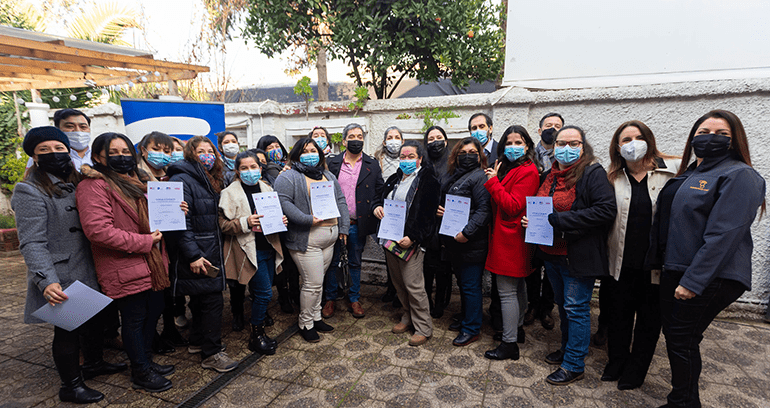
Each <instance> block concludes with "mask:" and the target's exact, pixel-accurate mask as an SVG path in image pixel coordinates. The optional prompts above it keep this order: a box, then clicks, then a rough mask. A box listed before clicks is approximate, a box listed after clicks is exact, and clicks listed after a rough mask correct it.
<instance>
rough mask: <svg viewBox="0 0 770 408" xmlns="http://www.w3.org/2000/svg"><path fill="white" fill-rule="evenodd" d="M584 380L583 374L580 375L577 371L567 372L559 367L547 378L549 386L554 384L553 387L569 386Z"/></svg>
mask: <svg viewBox="0 0 770 408" xmlns="http://www.w3.org/2000/svg"><path fill="white" fill-rule="evenodd" d="M582 379H583V373H582V372H579V373H578V372H575V371H567V370H565V369H563V368H561V367H559V368H558V369H557V370H556V371H554V372H553V373H551V375H549V376H548V377H546V378H545V381H547V382H548V384H553V385H567V384H572V383H573V382H575V381H577V380H582Z"/></svg>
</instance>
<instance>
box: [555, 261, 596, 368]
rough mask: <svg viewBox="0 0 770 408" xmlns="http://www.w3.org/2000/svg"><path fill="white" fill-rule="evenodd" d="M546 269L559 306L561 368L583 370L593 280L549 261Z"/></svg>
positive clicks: (589, 334) (589, 331) (588, 339)
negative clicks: (575, 274) (562, 359)
mask: <svg viewBox="0 0 770 408" xmlns="http://www.w3.org/2000/svg"><path fill="white" fill-rule="evenodd" d="M545 272H546V273H547V274H548V280H549V281H551V286H552V287H553V294H554V300H555V301H556V304H557V305H559V320H560V322H559V323H560V328H561V349H562V350H563V351H564V361H563V362H562V363H561V367H562V368H564V369H565V370H568V371H574V372H579V373H580V372H583V371H584V370H585V358H586V356H587V355H588V345H589V343H590V342H591V305H590V302H591V294H592V293H593V290H594V283H595V282H596V279H595V278H581V277H575V276H570V274H569V269H568V268H567V266H566V265H560V264H557V263H552V262H548V261H546V262H545Z"/></svg>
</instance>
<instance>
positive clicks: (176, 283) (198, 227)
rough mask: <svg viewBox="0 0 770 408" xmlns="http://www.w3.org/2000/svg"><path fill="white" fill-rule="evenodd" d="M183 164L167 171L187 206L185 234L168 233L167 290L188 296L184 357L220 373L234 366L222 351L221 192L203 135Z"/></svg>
mask: <svg viewBox="0 0 770 408" xmlns="http://www.w3.org/2000/svg"><path fill="white" fill-rule="evenodd" d="M184 153H185V159H184V160H183V161H180V162H178V163H175V164H174V165H173V166H171V167H169V169H168V175H169V177H170V178H169V180H170V181H181V182H182V184H183V186H184V200H185V201H186V202H187V204H188V205H189V206H190V209H189V212H188V213H187V216H186V219H187V229H186V230H185V231H170V232H168V233H167V235H168V236H169V240H168V245H169V253H170V255H171V265H172V269H171V286H172V288H173V290H174V295H177V296H178V295H189V296H190V310H191V311H192V326H191V327H190V338H189V342H190V346H189V347H188V349H187V351H188V352H189V353H190V354H198V353H199V354H200V355H201V357H202V360H203V361H202V363H201V367H203V368H210V369H214V370H216V371H218V372H220V373H223V372H227V371H231V370H233V369H235V368H236V367H237V366H238V362H237V361H234V360H233V359H231V358H230V357H228V356H227V354H226V353H225V352H224V351H222V350H223V345H222V309H223V299H222V291H223V290H225V275H224V272H223V271H222V270H221V269H222V234H221V231H220V229H219V215H218V205H217V204H218V202H219V194H220V192H221V191H222V167H223V166H222V161H221V160H219V155H218V153H217V150H216V147H215V146H214V143H212V142H211V140H209V139H208V138H207V137H205V136H195V137H193V138H191V139H190V140H189V141H188V142H187V145H186V146H185V152H184Z"/></svg>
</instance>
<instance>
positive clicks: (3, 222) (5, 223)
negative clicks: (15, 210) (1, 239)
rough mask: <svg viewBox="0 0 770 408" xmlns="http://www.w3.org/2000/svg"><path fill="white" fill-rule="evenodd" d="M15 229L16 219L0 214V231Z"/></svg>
mask: <svg viewBox="0 0 770 408" xmlns="http://www.w3.org/2000/svg"><path fill="white" fill-rule="evenodd" d="M11 228H16V219H15V218H14V217H13V215H10V214H0V229H11Z"/></svg>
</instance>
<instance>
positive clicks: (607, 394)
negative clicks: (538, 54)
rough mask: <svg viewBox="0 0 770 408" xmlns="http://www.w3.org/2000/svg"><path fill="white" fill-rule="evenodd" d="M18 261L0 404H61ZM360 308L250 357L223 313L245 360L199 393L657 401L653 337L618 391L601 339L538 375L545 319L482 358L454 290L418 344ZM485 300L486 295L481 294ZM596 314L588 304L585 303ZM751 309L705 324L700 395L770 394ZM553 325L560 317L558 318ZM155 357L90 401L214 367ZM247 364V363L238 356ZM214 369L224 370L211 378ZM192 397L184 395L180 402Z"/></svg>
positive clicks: (119, 401) (343, 402)
mask: <svg viewBox="0 0 770 408" xmlns="http://www.w3.org/2000/svg"><path fill="white" fill-rule="evenodd" d="M25 280H26V268H25V266H24V263H23V260H22V258H21V256H15V257H10V258H0V294H2V297H3V300H4V301H3V302H2V304H0V408H5V407H33V406H35V407H44V406H59V405H67V404H60V403H59V401H58V397H57V392H58V388H59V380H58V376H57V374H56V371H55V369H54V367H53V363H52V361H51V339H52V335H53V330H52V328H51V327H50V326H44V325H25V324H23V323H22V313H23V307H24V296H25V291H26V283H25ZM363 291H364V296H363V304H364V307H365V308H366V309H367V316H366V317H365V318H363V319H353V318H352V317H351V316H350V314H349V313H346V312H344V311H343V312H339V311H338V313H337V315H335V316H334V317H333V318H331V319H328V320H327V321H328V322H329V323H330V324H332V325H334V326H335V327H336V330H335V332H334V333H331V334H329V335H325V336H324V338H323V340H322V341H321V342H320V343H317V344H312V345H311V344H308V343H305V342H304V341H303V340H302V339H301V338H300V337H299V335H294V336H292V337H290V338H288V339H287V340H285V341H283V342H282V343H281V344H280V345H279V348H278V353H277V354H276V355H274V356H268V357H263V358H261V359H258V360H256V359H255V357H256V356H252V355H251V353H250V352H249V351H248V349H247V348H246V342H247V338H248V337H247V334H246V331H244V332H241V333H235V332H230V329H229V327H230V316H229V313H226V316H224V327H225V342H226V344H227V351H228V353H229V354H230V356H231V357H234V358H236V359H244V361H245V362H246V363H249V362H253V361H254V360H256V362H254V363H253V364H252V365H250V366H249V367H248V368H247V369H245V370H243V372H241V373H239V374H238V375H237V376H234V378H233V379H232V381H231V382H230V383H229V384H227V385H226V386H225V387H224V388H222V389H221V390H219V391H218V392H216V393H215V394H214V395H213V396H212V397H211V398H210V399H208V400H207V401H206V402H204V403H203V406H206V407H239V406H251V407H259V406H271V407H301V408H311V407H327V406H341V407H354V406H364V407H390V406H408V407H448V406H451V407H463V406H474V407H476V406H483V407H562V406H563V407H657V406H659V405H661V404H663V403H664V402H665V395H666V394H667V392H668V390H669V386H668V384H669V378H670V371H669V368H668V360H667V359H666V357H665V342H664V341H663V339H662V338H661V341H660V343H659V344H658V350H657V352H656V356H655V358H654V360H653V364H652V367H651V369H650V375H649V376H648V377H647V382H646V383H645V385H644V386H643V387H642V388H641V389H638V390H633V391H623V392H621V391H618V390H617V389H616V388H615V384H614V383H603V382H601V381H599V377H600V376H601V370H602V368H603V366H604V364H605V363H606V352H605V350H604V349H603V348H595V347H593V346H592V347H591V349H590V353H589V355H588V358H587V367H586V378H585V379H584V380H582V381H579V382H577V383H575V384H572V385H570V386H566V387H553V386H551V385H548V384H547V383H546V382H545V381H544V379H545V376H546V375H548V374H549V373H550V372H551V371H553V368H554V367H553V366H549V365H548V364H546V363H545V362H543V356H544V355H545V354H546V353H547V352H550V351H553V350H555V349H556V348H557V347H558V344H559V332H558V329H554V330H552V331H546V330H544V329H543V328H542V327H540V326H539V325H538V324H537V323H536V324H535V325H534V326H529V327H527V329H526V331H527V337H526V343H525V344H523V345H522V347H521V352H522V357H521V359H519V360H518V361H505V362H500V361H490V360H487V359H485V358H483V353H484V351H485V350H487V349H490V348H492V347H493V341H492V338H491V333H490V332H489V326H488V324H486V323H487V322H486V320H485V325H484V329H483V330H484V332H483V336H482V339H481V340H480V341H479V342H477V343H474V344H472V345H470V346H468V347H464V348H459V347H453V346H452V345H451V341H452V339H453V338H454V336H455V335H456V334H455V333H454V332H449V331H447V330H446V329H447V327H448V326H449V323H450V322H451V320H450V316H451V314H452V313H453V312H454V311H456V310H457V309H459V299H458V296H457V295H456V294H455V295H454V296H453V303H452V305H451V307H450V310H449V311H448V312H447V313H446V314H445V316H444V317H443V318H442V319H438V320H436V321H435V327H436V329H435V333H434V336H433V338H432V339H430V341H428V343H427V344H426V345H424V346H422V347H418V348H414V347H409V346H408V345H407V344H406V343H407V341H408V334H401V335H395V334H392V333H391V332H390V328H391V327H392V326H393V324H395V322H396V321H397V318H398V316H399V313H400V312H399V311H398V310H396V309H393V308H392V307H391V306H390V305H385V304H383V303H381V302H379V300H378V299H379V295H380V294H381V293H382V291H383V288H381V287H378V286H370V285H364V287H363ZM486 300H487V302H488V299H486ZM270 311H271V313H272V315H273V316H274V317H275V318H276V324H275V326H273V327H271V328H270V329H269V334H271V335H272V336H278V335H279V334H281V333H286V330H287V329H288V328H289V327H290V326H292V325H293V324H295V323H296V317H295V316H293V315H292V316H290V315H284V314H281V313H280V311H279V310H278V308H277V305H276V304H275V302H273V303H271V308H270ZM593 312H594V323H596V321H595V317H596V316H595V314H596V312H597V310H596V309H595V308H594V311H593ZM754 317H755V318H756V319H757V320H755V321H752V320H751V319H746V318H743V319H742V320H739V319H735V318H731V317H730V316H727V318H723V319H721V320H720V321H718V322H715V323H714V324H712V326H711V328H709V330H708V331H707V332H706V339H705V340H704V341H703V344H702V354H703V356H704V367H703V375H702V377H701V389H702V391H701V398H702V401H703V404H704V406H707V407H741V408H749V407H768V406H770V389H768V387H767V381H768V378H770V353H769V352H770V325H767V324H764V323H761V322H760V321H759V319H758V316H754ZM557 327H558V324H557ZM106 357H107V359H108V360H110V361H124V360H127V359H126V356H125V354H124V353H123V352H118V351H113V350H110V351H108V352H107V356H106ZM156 360H157V361H159V362H161V363H163V364H176V367H177V372H176V373H175V374H173V375H172V376H171V377H170V379H171V380H172V381H173V383H174V388H172V389H171V390H169V391H166V392H163V393H159V394H148V393H144V392H137V391H134V390H132V389H131V387H130V381H129V377H128V374H127V373H121V374H115V375H112V376H109V377H99V378H97V379H94V380H91V381H89V382H88V384H89V386H91V387H93V388H95V389H98V390H100V391H102V392H104V393H105V394H106V398H105V400H104V401H102V402H100V403H99V404H98V405H99V406H110V407H129V406H133V407H169V406H176V405H179V404H181V403H183V402H185V401H187V400H188V399H189V398H190V397H192V396H194V395H196V394H197V393H199V391H200V390H201V389H202V388H203V387H205V386H206V385H207V384H209V383H211V382H212V381H215V380H217V378H218V375H217V374H216V373H215V372H213V371H210V370H203V369H201V368H200V364H199V358H198V357H197V356H192V355H190V354H187V351H186V349H184V348H183V349H178V350H177V351H176V352H175V353H173V354H170V355H167V356H158V357H157V358H156ZM246 365H247V364H244V366H246ZM220 381H222V380H220ZM187 406H193V405H191V404H190V405H187Z"/></svg>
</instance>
